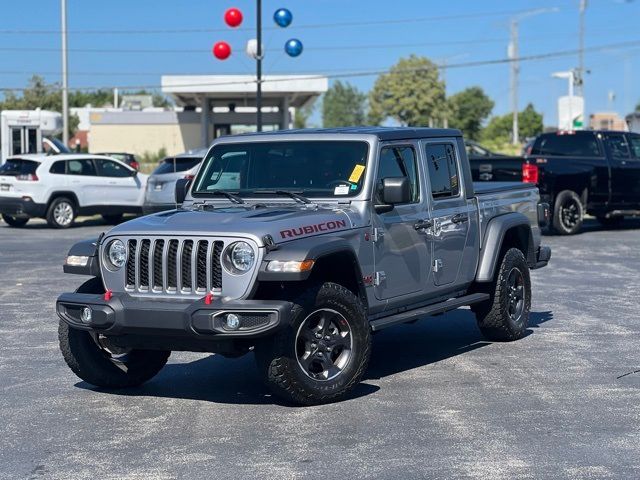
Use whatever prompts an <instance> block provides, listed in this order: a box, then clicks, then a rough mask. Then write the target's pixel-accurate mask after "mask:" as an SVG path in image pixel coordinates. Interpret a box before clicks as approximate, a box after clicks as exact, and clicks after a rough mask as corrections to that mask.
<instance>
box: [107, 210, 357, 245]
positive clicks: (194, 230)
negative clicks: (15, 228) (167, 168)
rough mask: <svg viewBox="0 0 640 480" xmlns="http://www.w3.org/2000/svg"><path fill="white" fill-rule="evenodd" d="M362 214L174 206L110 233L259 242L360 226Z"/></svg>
mask: <svg viewBox="0 0 640 480" xmlns="http://www.w3.org/2000/svg"><path fill="white" fill-rule="evenodd" d="M361 225H362V222H361V221H360V218H359V214H358V213H357V212H356V211H354V210H352V209H349V208H348V207H347V208H328V207H309V208H307V207H299V206H296V205H278V206H268V207H265V208H252V207H251V206H246V207H245V206H233V207H221V208H208V209H205V210H171V211H168V212H162V213H158V214H155V215H149V216H146V217H141V218H137V219H135V220H131V221H129V222H126V223H123V224H121V225H119V226H117V227H115V228H114V229H112V230H111V231H110V232H109V234H108V236H117V235H127V236H128V235H175V236H191V235H193V236H232V237H251V238H253V239H254V240H256V242H257V243H258V244H259V245H263V244H264V242H263V240H262V238H263V237H264V236H265V235H270V236H271V237H272V238H273V241H274V242H275V243H276V244H278V243H283V242H287V241H291V240H297V239H299V238H303V237H310V236H314V235H323V234H327V233H331V232H339V231H342V230H348V229H351V228H354V227H355V226H361Z"/></svg>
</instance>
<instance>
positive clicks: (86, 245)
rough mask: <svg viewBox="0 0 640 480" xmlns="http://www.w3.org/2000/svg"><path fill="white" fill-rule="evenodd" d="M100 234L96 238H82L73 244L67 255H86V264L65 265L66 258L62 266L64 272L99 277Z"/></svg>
mask: <svg viewBox="0 0 640 480" xmlns="http://www.w3.org/2000/svg"><path fill="white" fill-rule="evenodd" d="M101 239H102V236H100V237H98V238H92V239H89V240H83V241H81V242H78V243H76V244H74V245H73V246H72V247H71V249H70V250H69V253H68V254H67V256H77V257H88V258H89V259H88V261H87V264H86V265H84V266H78V265H67V263H66V259H65V263H64V265H63V267H62V270H63V271H64V273H72V274H75V275H91V276H92V277H101V274H100V259H99V257H98V251H99V249H100V240H101Z"/></svg>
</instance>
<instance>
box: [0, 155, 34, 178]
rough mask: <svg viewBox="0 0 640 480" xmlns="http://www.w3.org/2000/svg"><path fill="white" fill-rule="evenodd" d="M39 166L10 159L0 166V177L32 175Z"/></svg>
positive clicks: (25, 161)
mask: <svg viewBox="0 0 640 480" xmlns="http://www.w3.org/2000/svg"><path fill="white" fill-rule="evenodd" d="M39 166H40V164H39V163H38V162H33V161H31V160H22V159H21V158H10V159H8V160H7V161H6V162H5V163H4V164H3V165H0V175H7V176H12V177H15V176H18V175H34V174H35V173H36V170H37V169H38V167H39Z"/></svg>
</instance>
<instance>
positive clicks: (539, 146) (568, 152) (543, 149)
mask: <svg viewBox="0 0 640 480" xmlns="http://www.w3.org/2000/svg"><path fill="white" fill-rule="evenodd" d="M531 155H550V156H558V157H599V156H601V155H602V154H601V153H600V147H599V146H598V139H597V138H596V136H595V134H594V133H592V132H584V133H580V132H574V133H567V134H556V133H552V134H548V135H541V136H540V137H538V139H537V140H536V141H535V143H534V145H533V148H532V149H531Z"/></svg>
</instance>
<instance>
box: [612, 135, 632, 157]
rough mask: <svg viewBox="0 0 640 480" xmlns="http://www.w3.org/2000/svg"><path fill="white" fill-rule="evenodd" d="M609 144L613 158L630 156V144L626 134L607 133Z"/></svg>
mask: <svg viewBox="0 0 640 480" xmlns="http://www.w3.org/2000/svg"><path fill="white" fill-rule="evenodd" d="M607 145H609V151H610V152H611V156H613V158H629V157H631V152H629V144H628V143H627V139H626V138H625V136H624V135H621V134H609V135H607Z"/></svg>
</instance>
